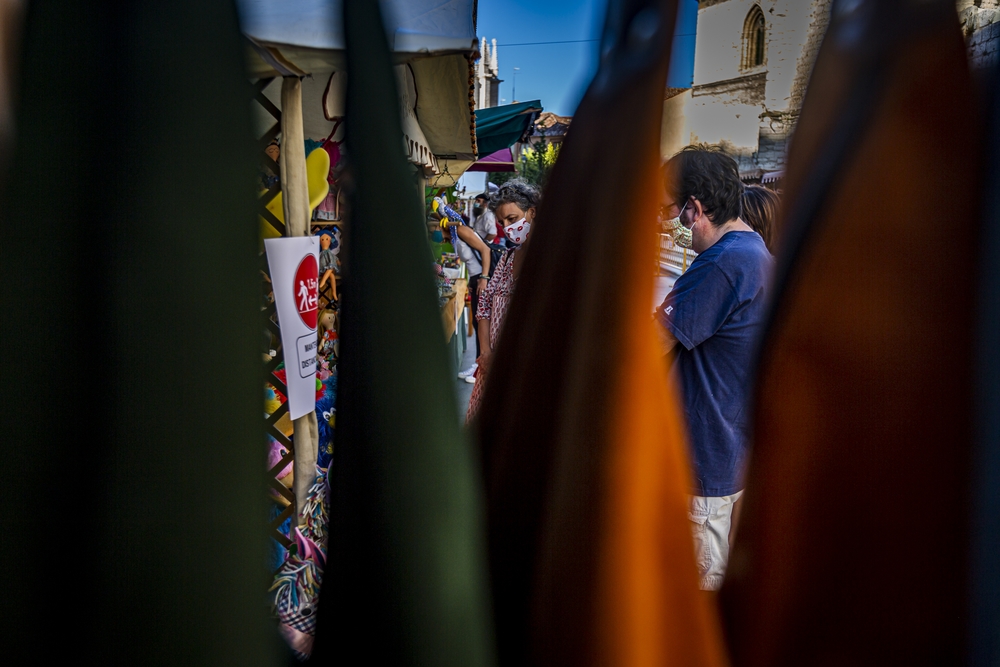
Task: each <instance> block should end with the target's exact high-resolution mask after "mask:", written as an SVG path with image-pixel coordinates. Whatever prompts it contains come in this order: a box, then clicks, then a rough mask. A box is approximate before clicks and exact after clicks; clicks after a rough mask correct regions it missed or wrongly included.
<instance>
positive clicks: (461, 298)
mask: <svg viewBox="0 0 1000 667" xmlns="http://www.w3.org/2000/svg"><path fill="white" fill-rule="evenodd" d="M468 290H469V281H468V280H466V279H465V278H459V279H457V280H456V281H455V291H454V292H453V293H452V295H451V296H449V297H448V301H447V302H445V304H444V305H443V306H441V321H442V322H443V323H444V339H445V340H448V341H450V340H451V337H452V336H454V335H455V334H457V333H458V321H459V319H460V318H461V316H462V314H463V311H464V310H465V294H466V292H468Z"/></svg>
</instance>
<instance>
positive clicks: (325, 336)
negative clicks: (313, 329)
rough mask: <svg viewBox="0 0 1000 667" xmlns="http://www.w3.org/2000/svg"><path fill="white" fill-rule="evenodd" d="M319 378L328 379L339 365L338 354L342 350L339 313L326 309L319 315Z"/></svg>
mask: <svg viewBox="0 0 1000 667" xmlns="http://www.w3.org/2000/svg"><path fill="white" fill-rule="evenodd" d="M317 332H318V333H319V352H318V353H317V355H316V356H317V357H318V359H319V379H320V380H322V381H326V379H327V378H328V377H330V376H331V375H332V374H333V372H334V369H336V367H337V355H338V353H339V352H340V339H339V338H338V336H337V313H336V312H334V311H332V310H324V311H323V312H322V313H320V316H319V327H317Z"/></svg>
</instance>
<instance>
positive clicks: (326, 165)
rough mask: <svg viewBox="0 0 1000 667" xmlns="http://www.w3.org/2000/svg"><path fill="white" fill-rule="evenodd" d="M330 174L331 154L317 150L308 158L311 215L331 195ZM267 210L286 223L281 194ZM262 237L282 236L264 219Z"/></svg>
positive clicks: (261, 221) (261, 223) (307, 170)
mask: <svg viewBox="0 0 1000 667" xmlns="http://www.w3.org/2000/svg"><path fill="white" fill-rule="evenodd" d="M329 174H330V154H329V153H327V152H326V151H325V150H322V149H320V148H317V149H316V150H314V151H313V152H312V153H310V154H309V155H308V157H306V182H307V183H308V185H309V213H310V214H312V211H313V210H314V209H315V208H316V207H317V206H319V205H320V203H321V202H322V201H323V200H324V199H326V196H327V195H328V194H329V193H330V183H329V182H328V181H327V180H326V178H327V176H328V175H329ZM261 194H263V193H261ZM266 208H267V210H268V211H270V212H271V214H272V215H274V217H276V218H277V219H278V221H279V222H282V223H283V222H285V210H284V207H283V206H282V199H281V193H280V192H279V193H278V194H277V196H275V198H274V199H272V200H271V201H270V203H268V205H267V207H266ZM260 235H261V238H265V239H273V238H277V237H279V236H281V234H279V233H278V230H277V229H275V228H274V227H273V226H272V225H271V223H269V222H268V221H267V220H265V219H264V218H263V217H262V218H261V219H260Z"/></svg>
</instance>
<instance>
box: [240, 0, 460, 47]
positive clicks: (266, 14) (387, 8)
mask: <svg viewBox="0 0 1000 667" xmlns="http://www.w3.org/2000/svg"><path fill="white" fill-rule="evenodd" d="M473 3H474V0H383V2H382V12H383V15H384V16H385V22H386V26H387V32H388V33H389V47H390V48H391V49H392V50H393V51H394V52H395V53H397V54H443V53H462V52H464V53H468V52H470V51H474V50H476V44H475V42H476V31H475V28H474V27H473V25H472V12H473ZM237 4H238V6H239V11H240V23H241V26H242V29H243V33H244V34H245V35H246V36H247V37H249V38H250V39H252V40H253V41H254V42H256V43H258V44H262V45H268V46H276V47H279V48H281V47H293V48H303V49H314V50H319V51H343V50H344V29H343V22H342V20H341V11H342V10H341V0H238V2H237Z"/></svg>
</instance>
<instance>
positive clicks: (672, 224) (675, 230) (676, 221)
mask: <svg viewBox="0 0 1000 667" xmlns="http://www.w3.org/2000/svg"><path fill="white" fill-rule="evenodd" d="M687 205H688V202H684V206H681V210H680V211H678V212H677V217H676V218H671V219H670V220H664V221H663V226H664V228H665V230H666V233H667V234H670V235H671V236H672V237H673V239H674V243H676V244H677V245H678V246H679V247H681V248H690V247H691V228H690V227H687V226H685V225H684V223H682V222H681V215H682V214H683V213H684V209H686V208H687Z"/></svg>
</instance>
